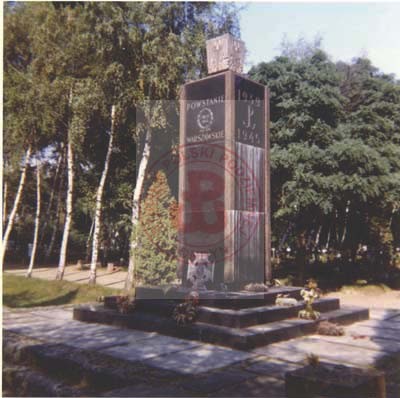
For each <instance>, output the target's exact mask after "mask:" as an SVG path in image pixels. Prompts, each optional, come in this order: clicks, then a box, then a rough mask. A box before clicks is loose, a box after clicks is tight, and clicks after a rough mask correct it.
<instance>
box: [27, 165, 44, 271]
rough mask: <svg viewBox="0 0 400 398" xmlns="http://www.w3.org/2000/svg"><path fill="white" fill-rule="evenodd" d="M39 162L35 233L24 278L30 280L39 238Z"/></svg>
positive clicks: (38, 168)
mask: <svg viewBox="0 0 400 398" xmlns="http://www.w3.org/2000/svg"><path fill="white" fill-rule="evenodd" d="M40 166H41V165H40V161H39V160H38V161H37V163H36V217H35V232H34V234H33V247H32V253H31V258H30V261H29V267H28V272H27V273H26V277H27V278H30V277H31V276H32V270H33V265H34V264H35V256H36V250H37V246H38V236H39V226H40V205H41V203H40V169H41V167H40Z"/></svg>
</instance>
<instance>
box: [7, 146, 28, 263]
mask: <svg viewBox="0 0 400 398" xmlns="http://www.w3.org/2000/svg"><path fill="white" fill-rule="evenodd" d="M31 152H32V148H31V147H30V146H29V148H28V150H27V151H26V154H25V162H24V165H23V167H22V171H21V178H20V180H19V186H18V190H17V194H16V196H15V200H14V206H13V208H12V210H11V213H10V217H9V218H8V223H7V228H6V232H5V233H4V236H3V244H2V248H1V254H0V256H1V265H3V266H4V256H5V254H6V250H7V244H8V239H9V237H10V234H11V231H12V229H13V226H14V221H15V216H16V215H17V212H18V207H19V204H20V202H21V196H22V191H23V189H24V186H25V180H26V172H27V170H28V165H29V160H30V157H31Z"/></svg>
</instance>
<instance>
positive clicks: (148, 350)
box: [101, 335, 199, 370]
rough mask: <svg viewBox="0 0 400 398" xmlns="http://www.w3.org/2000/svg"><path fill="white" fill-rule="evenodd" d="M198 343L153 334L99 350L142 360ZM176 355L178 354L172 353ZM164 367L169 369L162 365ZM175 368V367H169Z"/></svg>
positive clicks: (174, 351) (119, 356)
mask: <svg viewBox="0 0 400 398" xmlns="http://www.w3.org/2000/svg"><path fill="white" fill-rule="evenodd" d="M198 345H199V343H195V342H190V341H186V340H181V339H176V338H174V337H168V336H162V335H154V336H151V337H149V338H147V339H144V340H142V341H140V342H138V343H132V344H127V345H124V346H117V347H112V348H108V349H104V350H102V351H101V352H103V353H105V354H109V355H111V356H114V357H117V358H120V359H125V360H127V361H142V360H145V359H149V358H153V357H157V356H159V355H164V354H171V353H176V352H178V351H182V350H188V349H191V348H194V347H197V346H198ZM174 355H178V354H174ZM164 369H170V368H169V367H164ZM170 370H175V369H170Z"/></svg>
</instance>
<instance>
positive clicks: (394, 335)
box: [347, 324, 400, 341]
mask: <svg viewBox="0 0 400 398" xmlns="http://www.w3.org/2000/svg"><path fill="white" fill-rule="evenodd" d="M347 330H348V334H349V335H354V336H357V335H360V336H371V337H376V338H380V339H388V340H395V341H400V332H399V331H398V330H393V329H382V328H377V327H376V328H374V327H368V326H364V325H362V324H356V325H352V326H349V328H348V329H347Z"/></svg>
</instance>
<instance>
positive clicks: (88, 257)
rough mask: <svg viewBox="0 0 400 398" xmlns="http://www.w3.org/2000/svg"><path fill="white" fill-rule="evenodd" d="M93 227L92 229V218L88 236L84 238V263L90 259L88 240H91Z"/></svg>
mask: <svg viewBox="0 0 400 398" xmlns="http://www.w3.org/2000/svg"><path fill="white" fill-rule="evenodd" d="M93 229H94V218H93V220H92V225H91V226H90V231H89V236H88V238H87V239H86V256H85V262H86V263H87V262H89V259H90V241H91V240H92V235H93Z"/></svg>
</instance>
